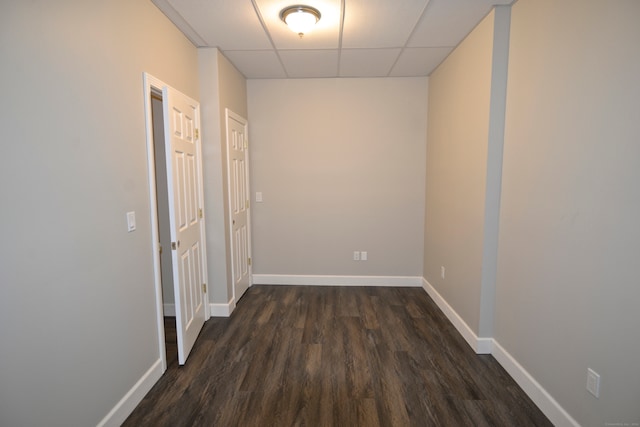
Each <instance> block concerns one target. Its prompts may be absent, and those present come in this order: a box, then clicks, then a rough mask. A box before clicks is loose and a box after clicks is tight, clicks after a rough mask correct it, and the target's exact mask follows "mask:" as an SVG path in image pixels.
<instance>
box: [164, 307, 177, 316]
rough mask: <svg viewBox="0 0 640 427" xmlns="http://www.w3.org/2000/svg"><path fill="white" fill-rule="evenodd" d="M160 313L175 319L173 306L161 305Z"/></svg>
mask: <svg viewBox="0 0 640 427" xmlns="http://www.w3.org/2000/svg"><path fill="white" fill-rule="evenodd" d="M162 311H163V314H164V315H165V316H168V317H176V305H175V304H163V305H162Z"/></svg>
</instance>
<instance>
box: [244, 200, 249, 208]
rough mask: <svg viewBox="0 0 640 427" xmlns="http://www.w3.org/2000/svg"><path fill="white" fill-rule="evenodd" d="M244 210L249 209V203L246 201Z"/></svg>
mask: <svg viewBox="0 0 640 427" xmlns="http://www.w3.org/2000/svg"><path fill="white" fill-rule="evenodd" d="M244 208H245V209H249V201H248V200H245V201H244Z"/></svg>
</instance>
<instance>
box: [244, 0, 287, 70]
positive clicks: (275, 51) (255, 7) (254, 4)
mask: <svg viewBox="0 0 640 427" xmlns="http://www.w3.org/2000/svg"><path fill="white" fill-rule="evenodd" d="M251 5H252V6H253V10H254V11H255V12H256V16H257V17H258V20H259V21H260V25H262V29H263V30H264V33H265V35H266V36H267V38H268V39H269V43H271V48H273V52H274V53H275V54H276V56H277V57H278V62H280V66H281V67H282V70H283V71H284V75H285V76H286V78H290V76H289V73H288V72H287V67H285V66H284V62H282V58H281V57H280V52H278V49H277V48H276V44H275V43H274V42H273V38H272V37H271V33H269V30H268V29H267V24H265V22H264V18H263V17H262V13H260V9H259V8H258V5H257V4H256V0H251Z"/></svg>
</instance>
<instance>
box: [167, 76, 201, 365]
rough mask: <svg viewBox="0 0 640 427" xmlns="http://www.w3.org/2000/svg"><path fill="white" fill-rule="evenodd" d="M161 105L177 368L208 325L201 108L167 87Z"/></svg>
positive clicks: (183, 361)
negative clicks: (206, 321) (200, 128)
mask: <svg viewBox="0 0 640 427" xmlns="http://www.w3.org/2000/svg"><path fill="white" fill-rule="evenodd" d="M162 101H163V109H164V124H165V131H164V134H165V149H166V159H167V184H168V192H169V216H170V223H171V230H170V231H171V256H172V264H173V284H174V292H175V307H176V329H177V339H178V363H179V364H180V365H184V363H185V361H186V360H187V356H188V355H189V352H190V351H191V348H193V344H194V343H195V341H196V338H197V337H198V334H199V333H200V330H201V329H202V326H203V325H204V321H205V298H204V296H205V292H206V284H205V273H204V272H205V255H206V254H205V241H204V219H203V211H202V206H203V200H202V157H201V147H200V138H199V131H198V128H199V124H200V105H199V104H198V103H197V102H195V101H193V100H192V99H190V98H188V97H187V96H186V95H183V94H182V93H180V92H178V91H176V90H175V89H172V88H170V87H167V86H165V87H163V90H162Z"/></svg>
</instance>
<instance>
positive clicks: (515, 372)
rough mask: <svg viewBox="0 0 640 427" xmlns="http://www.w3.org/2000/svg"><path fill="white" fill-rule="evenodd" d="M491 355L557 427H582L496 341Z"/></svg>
mask: <svg viewBox="0 0 640 427" xmlns="http://www.w3.org/2000/svg"><path fill="white" fill-rule="evenodd" d="M493 341H494V342H493V351H492V352H491V354H492V355H493V357H495V359H496V360H497V361H498V363H500V365H502V367H503V368H504V370H505V371H507V372H508V373H509V375H511V377H512V378H513V379H514V380H515V382H517V383H518V385H519V386H520V387H521V388H522V390H524V392H525V393H526V394H527V396H529V397H530V398H531V400H533V402H534V403H535V404H536V405H537V406H538V408H540V410H541V411H542V412H543V413H544V414H545V415H546V416H547V418H549V420H550V421H551V422H552V423H553V425H554V426H556V427H580V424H578V422H577V421H576V420H574V419H573V418H572V417H571V415H569V413H568V412H567V411H565V410H564V408H563V407H562V406H560V404H559V403H558V402H557V401H556V400H555V399H554V398H553V397H552V396H551V395H550V394H549V393H548V392H547V391H546V390H545V389H544V388H543V387H542V386H541V385H540V384H539V383H538V382H537V381H536V380H535V379H534V378H533V377H532V376H531V374H529V372H527V370H526V369H524V368H523V367H522V365H520V364H519V363H518V361H517V360H516V359H514V358H513V356H511V354H509V353H508V352H507V351H506V350H505V349H504V348H503V347H502V346H501V345H500V344H499V343H498V342H497V341H496V340H493Z"/></svg>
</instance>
